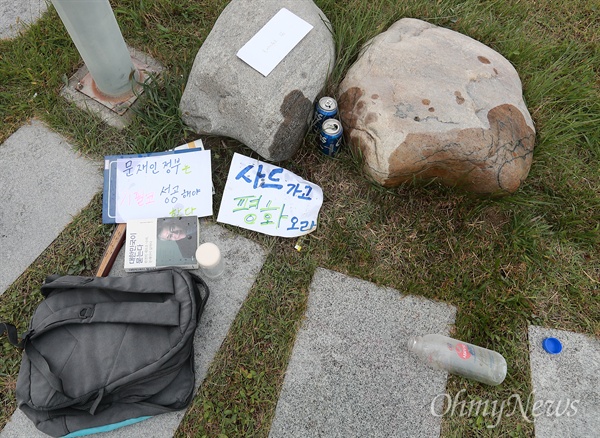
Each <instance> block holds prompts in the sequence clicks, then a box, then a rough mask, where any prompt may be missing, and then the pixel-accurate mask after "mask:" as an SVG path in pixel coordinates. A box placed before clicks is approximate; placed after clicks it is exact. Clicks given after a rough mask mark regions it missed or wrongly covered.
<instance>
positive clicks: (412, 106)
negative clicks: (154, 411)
mask: <svg viewBox="0 0 600 438" xmlns="http://www.w3.org/2000/svg"><path fill="white" fill-rule="evenodd" d="M339 94H340V102H339V106H340V116H341V118H342V121H343V123H344V128H345V131H346V138H347V140H349V142H350V144H351V147H352V148H353V149H354V150H355V151H357V152H358V153H360V154H361V155H362V157H363V159H364V167H365V170H366V172H367V173H368V174H369V175H370V176H371V177H372V178H373V179H374V180H375V181H376V182H378V183H380V184H381V185H383V186H386V187H393V186H397V185H399V184H401V183H403V182H406V181H411V180H413V179H414V178H416V179H424V180H428V179H432V178H438V179H439V180H440V181H442V182H443V183H445V184H447V185H449V186H461V187H463V188H464V189H466V190H469V191H472V192H475V193H481V194H507V193H512V192H514V191H516V190H517V189H518V188H519V186H520V184H521V183H522V181H523V180H524V179H525V178H526V177H527V174H528V172H529V169H530V167H531V161H532V155H533V147H534V141H535V128H534V125H533V121H532V119H531V116H530V115H529V112H528V110H527V107H526V105H525V102H524V101H523V96H522V86H521V81H520V79H519V75H518V73H517V72H516V71H515V69H514V67H513V66H512V65H511V64H510V62H509V61H508V60H506V59H505V58H504V57H502V56H501V55H500V54H498V53H497V52H495V51H494V50H492V49H491V48H489V47H487V46H485V45H483V44H481V43H480V42H478V41H475V40H473V39H471V38H469V37H467V36H465V35H462V34H459V33H457V32H454V31H451V30H449V29H444V28H441V27H437V26H434V25H432V24H429V23H426V22H424V21H420V20H415V19H410V18H405V19H402V20H400V21H397V22H396V23H394V24H393V25H392V26H391V27H390V28H389V29H388V30H387V31H386V32H384V33H382V34H380V35H378V36H376V37H375V38H373V39H372V40H371V41H370V42H369V43H367V44H366V45H365V47H363V50H362V52H361V55H360V57H359V59H358V61H357V62H356V63H355V64H354V65H353V66H352V67H351V68H350V69H349V71H348V73H347V75H346V77H345V78H344V80H343V81H342V83H341V84H340V87H339Z"/></svg>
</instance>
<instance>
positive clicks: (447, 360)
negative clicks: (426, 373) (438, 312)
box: [407, 334, 506, 385]
mask: <svg viewBox="0 0 600 438" xmlns="http://www.w3.org/2000/svg"><path fill="white" fill-rule="evenodd" d="M407 346H408V349H409V350H410V351H412V352H413V353H415V354H416V355H417V356H419V357H420V358H421V359H423V360H424V361H425V362H427V363H428V364H429V365H430V366H431V367H433V368H436V369H439V370H445V371H448V372H449V373H452V374H457V375H459V376H463V377H466V378H467V379H473V380H476V381H478V382H482V383H486V384H488V385H499V384H500V383H502V381H503V380H504V378H505V377H506V360H505V359H504V357H502V355H501V354H499V353H496V352H495V351H492V350H488V349H487V348H482V347H478V346H476V345H472V344H468V343H466V342H461V341H458V340H456V339H452V338H449V337H447V336H443V335H437V334H431V335H425V336H417V337H413V338H410V339H409V340H408V344H407Z"/></svg>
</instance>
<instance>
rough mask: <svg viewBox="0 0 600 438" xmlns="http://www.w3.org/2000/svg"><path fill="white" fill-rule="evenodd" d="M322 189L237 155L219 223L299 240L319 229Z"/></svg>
mask: <svg viewBox="0 0 600 438" xmlns="http://www.w3.org/2000/svg"><path fill="white" fill-rule="evenodd" d="M322 204H323V191H322V190H321V187H319V186H318V185H316V184H313V183H311V182H308V181H306V180H304V179H302V178H300V177H299V176H298V175H296V174H294V173H292V172H290V171H289V170H286V169H283V168H281V167H277V166H274V165H272V164H268V163H263V162H262V161H259V160H255V159H252V158H249V157H246V156H244V155H240V154H235V155H234V156H233V160H232V162H231V167H230V168H229V175H228V176H227V183H226V184H225V190H224V192H223V199H222V201H221V207H220V208H219V217H218V218H217V221H218V222H223V223H226V224H231V225H236V226H238V227H242V228H247V229H249V230H254V231H258V232H260V233H264V234H268V235H270V236H282V237H296V236H302V235H304V234H308V233H310V232H312V231H314V230H315V229H316V228H317V219H318V216H319V210H320V209H321V205H322Z"/></svg>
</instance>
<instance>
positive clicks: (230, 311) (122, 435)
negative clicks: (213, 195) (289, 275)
mask: <svg viewBox="0 0 600 438" xmlns="http://www.w3.org/2000/svg"><path fill="white" fill-rule="evenodd" d="M204 242H213V243H215V244H216V245H217V246H218V247H219V249H220V250H221V254H222V256H223V259H224V260H225V264H226V271H225V273H224V274H223V275H222V276H221V277H219V278H217V279H214V280H211V279H208V278H206V277H205V276H204V275H202V273H201V272H200V271H192V272H195V273H197V274H199V275H200V276H201V277H202V278H203V279H205V281H206V283H207V284H208V287H209V288H210V298H209V300H208V303H207V305H206V309H205V311H204V313H203V315H202V318H201V321H200V324H199V326H198V328H197V330H196V337H195V339H194V353H195V358H194V360H195V371H196V388H198V387H199V386H200V385H201V384H202V382H203V381H204V378H205V377H206V374H207V372H208V369H209V367H210V364H211V362H212V360H213V358H214V357H215V355H216V353H217V351H218V350H219V348H220V347H221V344H222V343H223V340H224V339H225V336H226V335H227V333H228V332H229V328H230V327H231V324H232V323H233V320H234V319H235V317H236V315H237V313H238V311H239V310H240V308H241V306H242V303H243V302H244V300H245V299H246V297H247V296H248V292H250V289H251V288H252V285H253V284H254V280H255V279H256V276H257V275H258V273H259V272H260V270H261V268H262V265H263V264H264V262H265V259H266V252H265V250H264V249H263V248H262V247H261V246H260V245H258V244H257V243H254V242H252V241H251V240H248V239H246V238H244V237H241V236H237V235H233V234H232V233H230V232H228V231H227V230H225V229H224V228H223V227H221V226H219V225H210V226H205V225H201V231H200V243H204ZM123 264H124V249H121V252H120V253H119V256H118V257H117V259H116V260H115V263H114V266H113V268H112V270H111V272H110V275H111V276H119V277H122V276H126V275H128V274H127V273H125V271H124V269H123ZM184 415H185V411H179V412H171V413H168V414H162V415H158V416H155V417H152V418H150V419H148V420H145V421H142V422H140V423H136V424H133V425H130V426H126V427H123V428H121V429H117V430H115V431H113V432H106V433H102V435H101V436H102V438H134V437H135V438H147V437H153V438H162V437H164V438H167V437H169V438H170V437H172V436H174V434H175V431H176V430H177V428H178V427H179V423H180V422H181V420H182V419H183V416H184ZM13 437H14V438H20V437H28V438H45V437H47V435H45V434H44V433H42V432H40V431H38V430H37V429H36V428H35V426H34V425H33V423H32V422H31V420H29V419H28V418H27V417H26V416H25V414H24V413H23V412H22V411H21V410H19V409H17V411H16V412H15V413H14V414H13V416H12V418H11V420H10V421H9V422H8V424H7V425H6V427H5V428H4V430H3V431H2V432H0V438H13Z"/></svg>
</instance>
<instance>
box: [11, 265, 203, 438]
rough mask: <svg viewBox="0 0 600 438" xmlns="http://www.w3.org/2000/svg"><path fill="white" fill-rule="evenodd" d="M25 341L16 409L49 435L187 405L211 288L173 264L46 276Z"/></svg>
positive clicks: (90, 428) (99, 428) (83, 431)
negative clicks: (129, 271)
mask: <svg viewBox="0 0 600 438" xmlns="http://www.w3.org/2000/svg"><path fill="white" fill-rule="evenodd" d="M42 295H43V296H44V298H45V299H44V300H43V301H42V302H41V303H40V305H39V306H38V307H37V309H36V311H35V312H34V315H33V317H32V320H31V323H30V326H29V330H28V331H27V332H26V333H25V334H24V336H23V339H22V340H21V341H19V340H18V339H17V336H16V330H15V328H14V326H11V325H10V324H0V335H1V334H2V332H4V331H5V330H6V331H7V332H8V336H9V340H11V342H13V343H14V344H18V345H19V346H21V347H23V348H24V354H23V360H22V363H21V368H20V371H19V378H18V380H17V391H16V396H17V402H18V404H19V408H20V409H22V410H23V412H24V413H25V414H26V415H27V416H28V417H29V418H30V419H31V420H32V421H33V422H34V423H35V426H36V427H37V428H38V429H39V430H41V431H42V432H45V433H46V434H49V435H52V436H64V435H67V436H68V434H73V435H77V436H80V435H84V434H86V433H94V432H102V431H108V430H112V429H115V428H117V427H121V426H124V425H127V424H131V423H135V422H137V421H141V420H144V419H146V418H149V417H150V416H153V415H157V414H161V413H165V412H170V411H175V410H180V409H184V408H186V407H187V406H188V405H189V404H190V402H191V400H192V397H193V393H194V388H195V377H194V351H193V348H194V347H193V340H194V333H195V330H196V325H197V322H198V320H199V318H200V315H201V314H202V312H203V310H204V306H205V304H206V301H207V299H208V295H209V290H208V287H207V285H206V283H205V282H204V281H203V280H202V279H201V278H200V277H198V276H196V275H194V274H192V273H190V272H189V271H185V270H180V269H176V268H168V269H163V270H156V271H149V272H142V273H138V274H133V275H129V276H127V277H77V276H62V277H58V276H55V277H49V278H48V279H47V280H46V282H45V283H44V284H43V286H42Z"/></svg>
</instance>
